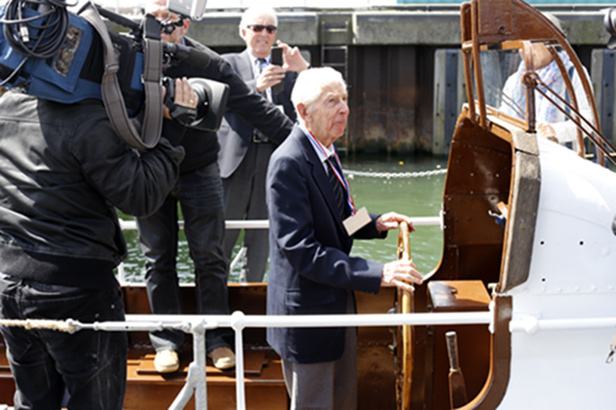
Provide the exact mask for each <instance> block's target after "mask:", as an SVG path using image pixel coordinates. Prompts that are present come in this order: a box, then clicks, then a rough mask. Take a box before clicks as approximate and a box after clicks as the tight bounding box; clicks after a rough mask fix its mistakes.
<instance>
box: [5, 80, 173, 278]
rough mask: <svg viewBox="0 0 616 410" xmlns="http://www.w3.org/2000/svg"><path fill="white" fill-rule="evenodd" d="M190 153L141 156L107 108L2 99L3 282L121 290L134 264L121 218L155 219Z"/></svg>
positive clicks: (163, 148)
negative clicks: (120, 269) (125, 265)
mask: <svg viewBox="0 0 616 410" xmlns="http://www.w3.org/2000/svg"><path fill="white" fill-rule="evenodd" d="M183 156H184V152H183V149H181V148H174V147H172V146H171V145H170V144H169V142H168V141H167V140H166V139H165V138H161V141H160V143H159V144H158V145H157V146H156V147H155V148H153V149H151V150H146V151H141V152H139V153H138V152H136V151H134V150H133V149H131V148H130V147H129V146H127V145H126V144H125V143H124V141H122V140H121V138H120V137H118V136H117V135H116V133H115V132H114V130H113V128H112V127H111V124H110V122H109V120H108V118H107V114H106V112H105V109H104V107H103V105H102V103H101V102H100V101H94V100H90V101H86V102H83V103H80V104H73V105H64V104H58V103H54V102H49V101H45V100H40V99H37V98H34V97H30V96H27V95H23V94H20V93H17V92H7V93H6V94H5V95H4V96H2V98H0V272H2V273H4V274H7V275H11V276H15V277H20V278H26V279H32V280H36V281H39V282H44V283H52V284H57V285H65V286H75V287H81V288H90V289H100V288H108V287H113V286H116V285H117V282H116V280H115V277H114V275H113V268H114V267H115V266H116V265H117V264H118V263H119V262H121V261H122V260H123V259H124V258H125V257H126V244H125V242H124V236H123V234H122V231H121V229H120V226H119V223H118V219H117V215H116V211H115V208H116V207H117V208H119V209H120V210H122V211H123V212H125V213H127V214H132V215H138V216H145V215H147V214H149V213H152V212H154V211H156V209H158V207H159V206H160V204H161V203H162V201H163V200H164V198H165V197H166V195H167V194H168V192H169V191H170V190H171V188H172V187H173V185H174V184H175V182H176V180H177V178H178V176H179V163H180V162H181V160H182V158H183Z"/></svg>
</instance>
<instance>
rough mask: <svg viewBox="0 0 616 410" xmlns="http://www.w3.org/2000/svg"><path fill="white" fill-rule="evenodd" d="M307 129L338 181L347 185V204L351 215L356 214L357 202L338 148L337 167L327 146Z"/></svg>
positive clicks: (312, 141) (335, 156)
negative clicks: (344, 171) (328, 152)
mask: <svg viewBox="0 0 616 410" xmlns="http://www.w3.org/2000/svg"><path fill="white" fill-rule="evenodd" d="M304 129H305V128H304ZM305 130H306V135H307V136H308V140H309V141H310V142H311V143H312V145H314V146H315V147H316V148H317V149H318V150H319V151H320V152H321V153H322V154H323V155H324V156H325V158H327V164H328V165H329V167H330V169H331V170H332V172H333V173H334V175H336V178H338V181H339V182H340V184H341V185H342V186H343V187H345V189H346V193H347V204H348V205H349V208H350V209H351V215H355V212H356V211H355V202H353V197H352V196H351V189H350V186H349V181H347V179H346V177H345V176H344V174H343V173H342V164H341V163H340V159H339V158H338V154H337V153H336V150H334V158H335V160H336V163H337V164H338V166H337V167H336V166H335V165H334V164H333V163H332V161H331V160H330V159H329V156H328V155H327V152H326V151H325V148H324V147H323V145H322V144H321V142H319V140H318V139H316V138H315V137H314V135H312V133H311V132H310V131H308V130H307V129H305ZM339 170H340V171H339Z"/></svg>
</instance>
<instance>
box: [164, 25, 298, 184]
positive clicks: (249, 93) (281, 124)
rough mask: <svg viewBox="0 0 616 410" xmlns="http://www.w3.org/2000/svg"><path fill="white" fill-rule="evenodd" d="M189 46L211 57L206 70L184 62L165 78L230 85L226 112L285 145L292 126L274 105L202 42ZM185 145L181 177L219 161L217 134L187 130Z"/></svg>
mask: <svg viewBox="0 0 616 410" xmlns="http://www.w3.org/2000/svg"><path fill="white" fill-rule="evenodd" d="M185 40H186V45H187V46H190V47H195V48H197V49H198V50H200V51H202V52H204V53H206V54H207V55H208V56H209V57H210V60H211V62H210V64H209V65H208V66H207V67H206V68H200V67H195V66H192V65H190V64H187V63H185V62H180V63H179V64H177V65H173V66H170V67H168V68H166V69H165V70H164V74H165V75H166V76H169V77H171V78H180V77H187V78H192V77H201V78H207V79H210V80H216V81H220V82H222V83H225V84H227V85H229V100H228V102H227V110H228V111H230V112H234V113H236V114H237V115H240V116H241V117H242V118H243V119H244V120H245V121H247V122H248V123H250V124H251V125H252V126H253V127H254V128H257V129H258V130H259V131H261V132H262V133H263V134H264V135H266V136H267V137H268V138H270V139H271V140H272V141H275V142H277V143H280V142H282V141H283V140H284V139H285V138H286V137H287V135H289V133H290V132H291V130H292V129H293V122H291V120H289V119H288V118H287V116H286V115H284V114H283V113H282V112H280V110H279V109H278V108H277V107H276V106H275V105H274V104H272V103H270V102H268V101H267V100H265V99H264V98H263V97H261V96H260V95H259V94H257V93H256V92H254V91H253V90H251V89H250V88H249V87H248V86H247V85H246V84H245V83H244V81H243V80H242V79H241V78H240V77H239V75H238V74H237V73H236V72H235V71H234V70H233V68H231V66H230V65H229V63H228V62H227V61H225V60H224V59H223V58H222V57H221V56H220V55H219V54H217V53H216V52H214V51H212V50H211V49H209V48H208V47H206V46H204V45H202V44H200V43H199V42H197V41H195V40H192V39H189V38H186V37H185ZM182 145H183V146H184V148H185V149H186V158H185V159H184V162H182V166H181V173H182V174H185V173H188V172H191V171H194V170H195V169H198V168H202V167H204V166H206V165H209V164H211V163H213V162H215V161H217V157H218V151H219V149H220V147H219V145H218V140H217V138H216V133H215V132H205V131H199V130H195V129H191V128H186V132H185V134H184V138H183V140H182Z"/></svg>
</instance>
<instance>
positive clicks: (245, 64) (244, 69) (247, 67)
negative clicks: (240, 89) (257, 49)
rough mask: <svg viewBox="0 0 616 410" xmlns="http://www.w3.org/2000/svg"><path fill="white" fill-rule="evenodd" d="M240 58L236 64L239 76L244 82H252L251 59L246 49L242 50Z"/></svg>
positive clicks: (253, 76)
mask: <svg viewBox="0 0 616 410" xmlns="http://www.w3.org/2000/svg"><path fill="white" fill-rule="evenodd" d="M240 56H241V58H240V60H239V62H238V71H239V75H240V76H241V77H242V80H244V81H248V80H254V79H255V74H254V71H253V69H252V59H251V58H250V53H249V52H248V49H246V50H244V51H243V52H242V53H241V54H240Z"/></svg>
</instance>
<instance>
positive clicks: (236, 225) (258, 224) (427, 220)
mask: <svg viewBox="0 0 616 410" xmlns="http://www.w3.org/2000/svg"><path fill="white" fill-rule="evenodd" d="M442 220H443V218H442V217H441V216H416V217H412V218H411V221H412V222H413V225H414V226H434V225H439V226H441V229H442ZM120 227H121V228H122V229H123V230H124V229H137V223H136V222H135V221H134V220H130V221H124V220H120ZM178 227H179V228H180V229H184V221H179V222H178ZM225 229H269V221H268V220H267V219H262V220H230V221H225ZM242 252H243V250H241V251H240V253H239V254H238V255H237V256H236V257H235V259H234V260H233V261H232V262H231V266H232V267H233V266H235V264H236V263H238V260H239V259H240V258H241V257H243V255H242ZM118 281H119V282H120V283H121V284H122V285H124V284H126V283H127V282H126V272H125V270H124V264H123V263H121V264H120V265H119V266H118Z"/></svg>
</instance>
